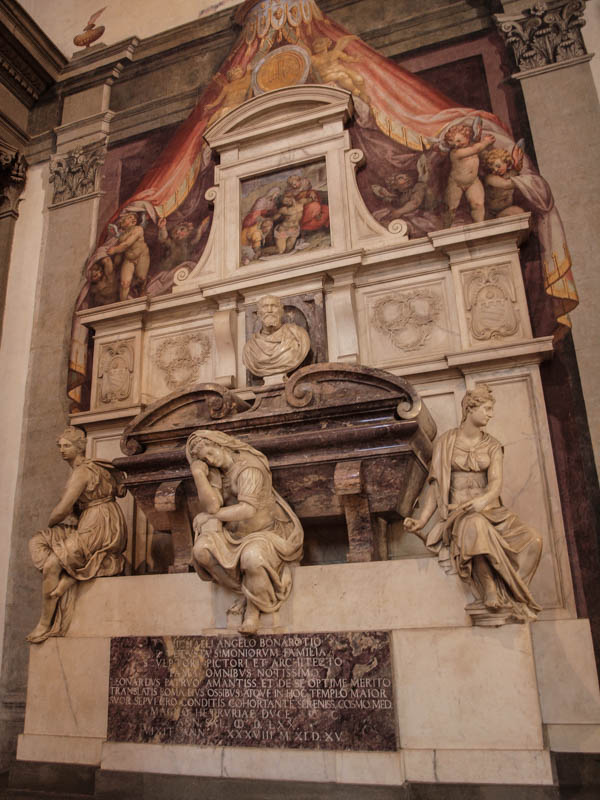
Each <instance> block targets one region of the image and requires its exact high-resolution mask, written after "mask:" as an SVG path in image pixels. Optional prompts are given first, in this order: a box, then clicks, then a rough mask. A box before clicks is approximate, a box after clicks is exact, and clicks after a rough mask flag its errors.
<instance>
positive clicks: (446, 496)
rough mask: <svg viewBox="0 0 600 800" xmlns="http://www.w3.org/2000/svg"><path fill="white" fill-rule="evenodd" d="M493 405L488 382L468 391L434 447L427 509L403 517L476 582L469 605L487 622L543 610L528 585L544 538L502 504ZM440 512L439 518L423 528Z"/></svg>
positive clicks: (452, 568)
mask: <svg viewBox="0 0 600 800" xmlns="http://www.w3.org/2000/svg"><path fill="white" fill-rule="evenodd" d="M494 402H495V401H494V397H493V395H492V393H491V391H490V389H489V387H488V386H486V385H485V384H481V385H479V386H478V387H477V388H475V389H473V390H471V391H468V392H467V393H466V394H465V396H464V397H463V400H462V421H461V424H460V426H459V427H458V428H454V429H452V430H449V431H447V432H446V433H444V434H442V436H440V437H439V439H438V440H437V441H436V442H435V444H434V446H433V455H432V459H431V469H430V472H429V477H428V479H427V483H426V487H425V491H424V494H423V496H422V498H421V500H420V510H419V512H418V514H417V515H415V517H412V518H411V517H407V518H406V519H405V521H404V527H405V528H406V530H408V531H411V532H413V533H416V534H417V535H418V536H420V537H421V538H422V539H423V541H424V542H425V544H426V545H427V547H428V548H429V549H430V550H432V551H433V552H436V553H437V554H438V558H439V561H440V563H441V564H442V566H444V568H445V569H446V570H447V571H448V572H457V573H458V575H459V576H460V577H461V578H462V579H463V580H464V581H466V582H467V583H468V584H469V586H470V588H471V590H472V591H473V593H474V594H475V596H476V598H477V600H476V601H475V602H474V603H471V604H469V605H468V606H467V609H466V610H467V612H468V613H469V614H470V615H471V616H472V618H473V621H474V622H475V623H479V624H482V625H498V624H502V623H503V622H507V621H509V620H528V619H535V617H536V615H537V612H538V611H540V606H539V605H538V604H537V603H536V602H535V600H534V599H533V597H532V596H531V592H530V591H529V583H530V581H531V579H532V578H533V575H534V573H535V571H536V569H537V567H538V564H539V561H540V556H541V552H542V540H541V538H540V536H539V534H538V533H537V532H536V531H535V530H533V529H532V528H530V527H528V526H527V525H525V524H524V523H523V522H521V520H519V518H518V517H517V516H516V514H513V513H512V511H510V510H509V509H508V508H505V506H504V505H502V501H501V499H500V492H501V489H502V471H503V451H502V445H501V444H500V442H498V441H497V440H496V439H494V437H493V436H490V434H489V433H487V432H486V431H485V426H486V425H487V423H488V422H489V420H490V419H491V417H492V416H493V413H494ZM436 510H437V512H438V517H439V519H438V521H437V523H436V524H435V525H434V526H433V527H432V529H431V530H430V532H429V533H428V534H423V533H421V531H422V530H423V528H424V527H425V525H426V524H427V522H428V521H429V519H430V518H431V517H432V516H433V514H434V512H435V511H436Z"/></svg>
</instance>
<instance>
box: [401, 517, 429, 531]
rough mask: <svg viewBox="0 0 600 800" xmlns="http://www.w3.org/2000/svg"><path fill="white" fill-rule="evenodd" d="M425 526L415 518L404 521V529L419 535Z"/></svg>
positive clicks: (407, 518)
mask: <svg viewBox="0 0 600 800" xmlns="http://www.w3.org/2000/svg"><path fill="white" fill-rule="evenodd" d="M424 524H425V523H424V522H422V520H420V519H414V517H406V519H405V520H404V528H405V529H406V530H407V531H410V532H411V533H417V532H418V531H420V530H421V529H422V528H423V526H424Z"/></svg>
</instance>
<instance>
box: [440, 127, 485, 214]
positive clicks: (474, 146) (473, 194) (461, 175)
mask: <svg viewBox="0 0 600 800" xmlns="http://www.w3.org/2000/svg"><path fill="white" fill-rule="evenodd" d="M495 141H496V138H495V137H494V136H491V135H490V134H484V135H483V136H481V138H480V132H479V131H478V130H474V128H473V127H471V126H470V125H467V124H464V123H459V124H457V125H452V126H451V127H450V128H448V130H447V131H446V133H445V134H444V139H443V143H444V145H445V147H446V148H447V149H449V150H450V174H449V175H448V183H447V184H446V209H447V211H446V218H445V224H446V226H447V227H450V225H452V222H453V220H454V215H455V214H456V209H457V208H458V206H459V204H460V201H461V199H462V196H463V194H464V195H465V197H466V198H467V201H468V203H469V207H470V210H471V216H472V218H473V222H482V221H483V219H484V217H485V206H484V197H485V193H484V189H483V184H482V183H481V180H480V179H479V175H478V173H479V154H480V153H481V152H483V151H484V150H485V149H486V148H488V147H491V146H492V145H493V144H494V142H495Z"/></svg>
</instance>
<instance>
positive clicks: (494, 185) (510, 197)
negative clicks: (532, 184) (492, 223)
mask: <svg viewBox="0 0 600 800" xmlns="http://www.w3.org/2000/svg"><path fill="white" fill-rule="evenodd" d="M480 160H481V166H482V168H483V171H484V172H485V176H484V179H483V183H484V186H485V208H486V212H487V215H488V217H510V216H512V215H513V214H524V213H525V210H524V209H523V208H521V206H517V205H515V203H514V194H515V184H514V182H513V180H512V178H513V177H514V176H515V175H518V174H519V173H520V172H521V170H522V169H523V149H522V146H521V142H517V144H516V145H515V146H514V148H513V151H512V153H509V152H508V150H503V149H500V148H496V147H494V148H492V149H491V150H486V151H485V152H484V153H482V154H481V158H480Z"/></svg>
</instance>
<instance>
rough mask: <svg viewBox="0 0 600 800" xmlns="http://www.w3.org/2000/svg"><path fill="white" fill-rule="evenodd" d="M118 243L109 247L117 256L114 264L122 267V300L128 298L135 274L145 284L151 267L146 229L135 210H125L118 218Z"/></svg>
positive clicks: (112, 253)
mask: <svg viewBox="0 0 600 800" xmlns="http://www.w3.org/2000/svg"><path fill="white" fill-rule="evenodd" d="M117 228H118V237H119V239H118V243H117V244H115V245H113V246H112V247H109V248H108V250H107V253H108V255H109V256H116V257H115V259H114V265H115V266H116V267H120V268H121V287H120V294H119V299H120V300H127V298H128V297H129V290H130V288H131V282H132V280H133V276H134V274H135V277H136V279H137V281H138V282H139V283H141V284H144V283H145V281H146V277H147V276H148V270H149V268H150V251H149V250H148V245H147V244H146V240H145V239H144V229H143V227H142V226H141V225H140V224H139V222H138V215H137V213H136V212H135V211H125V212H123V214H121V216H120V217H119V219H118V220H117Z"/></svg>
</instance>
